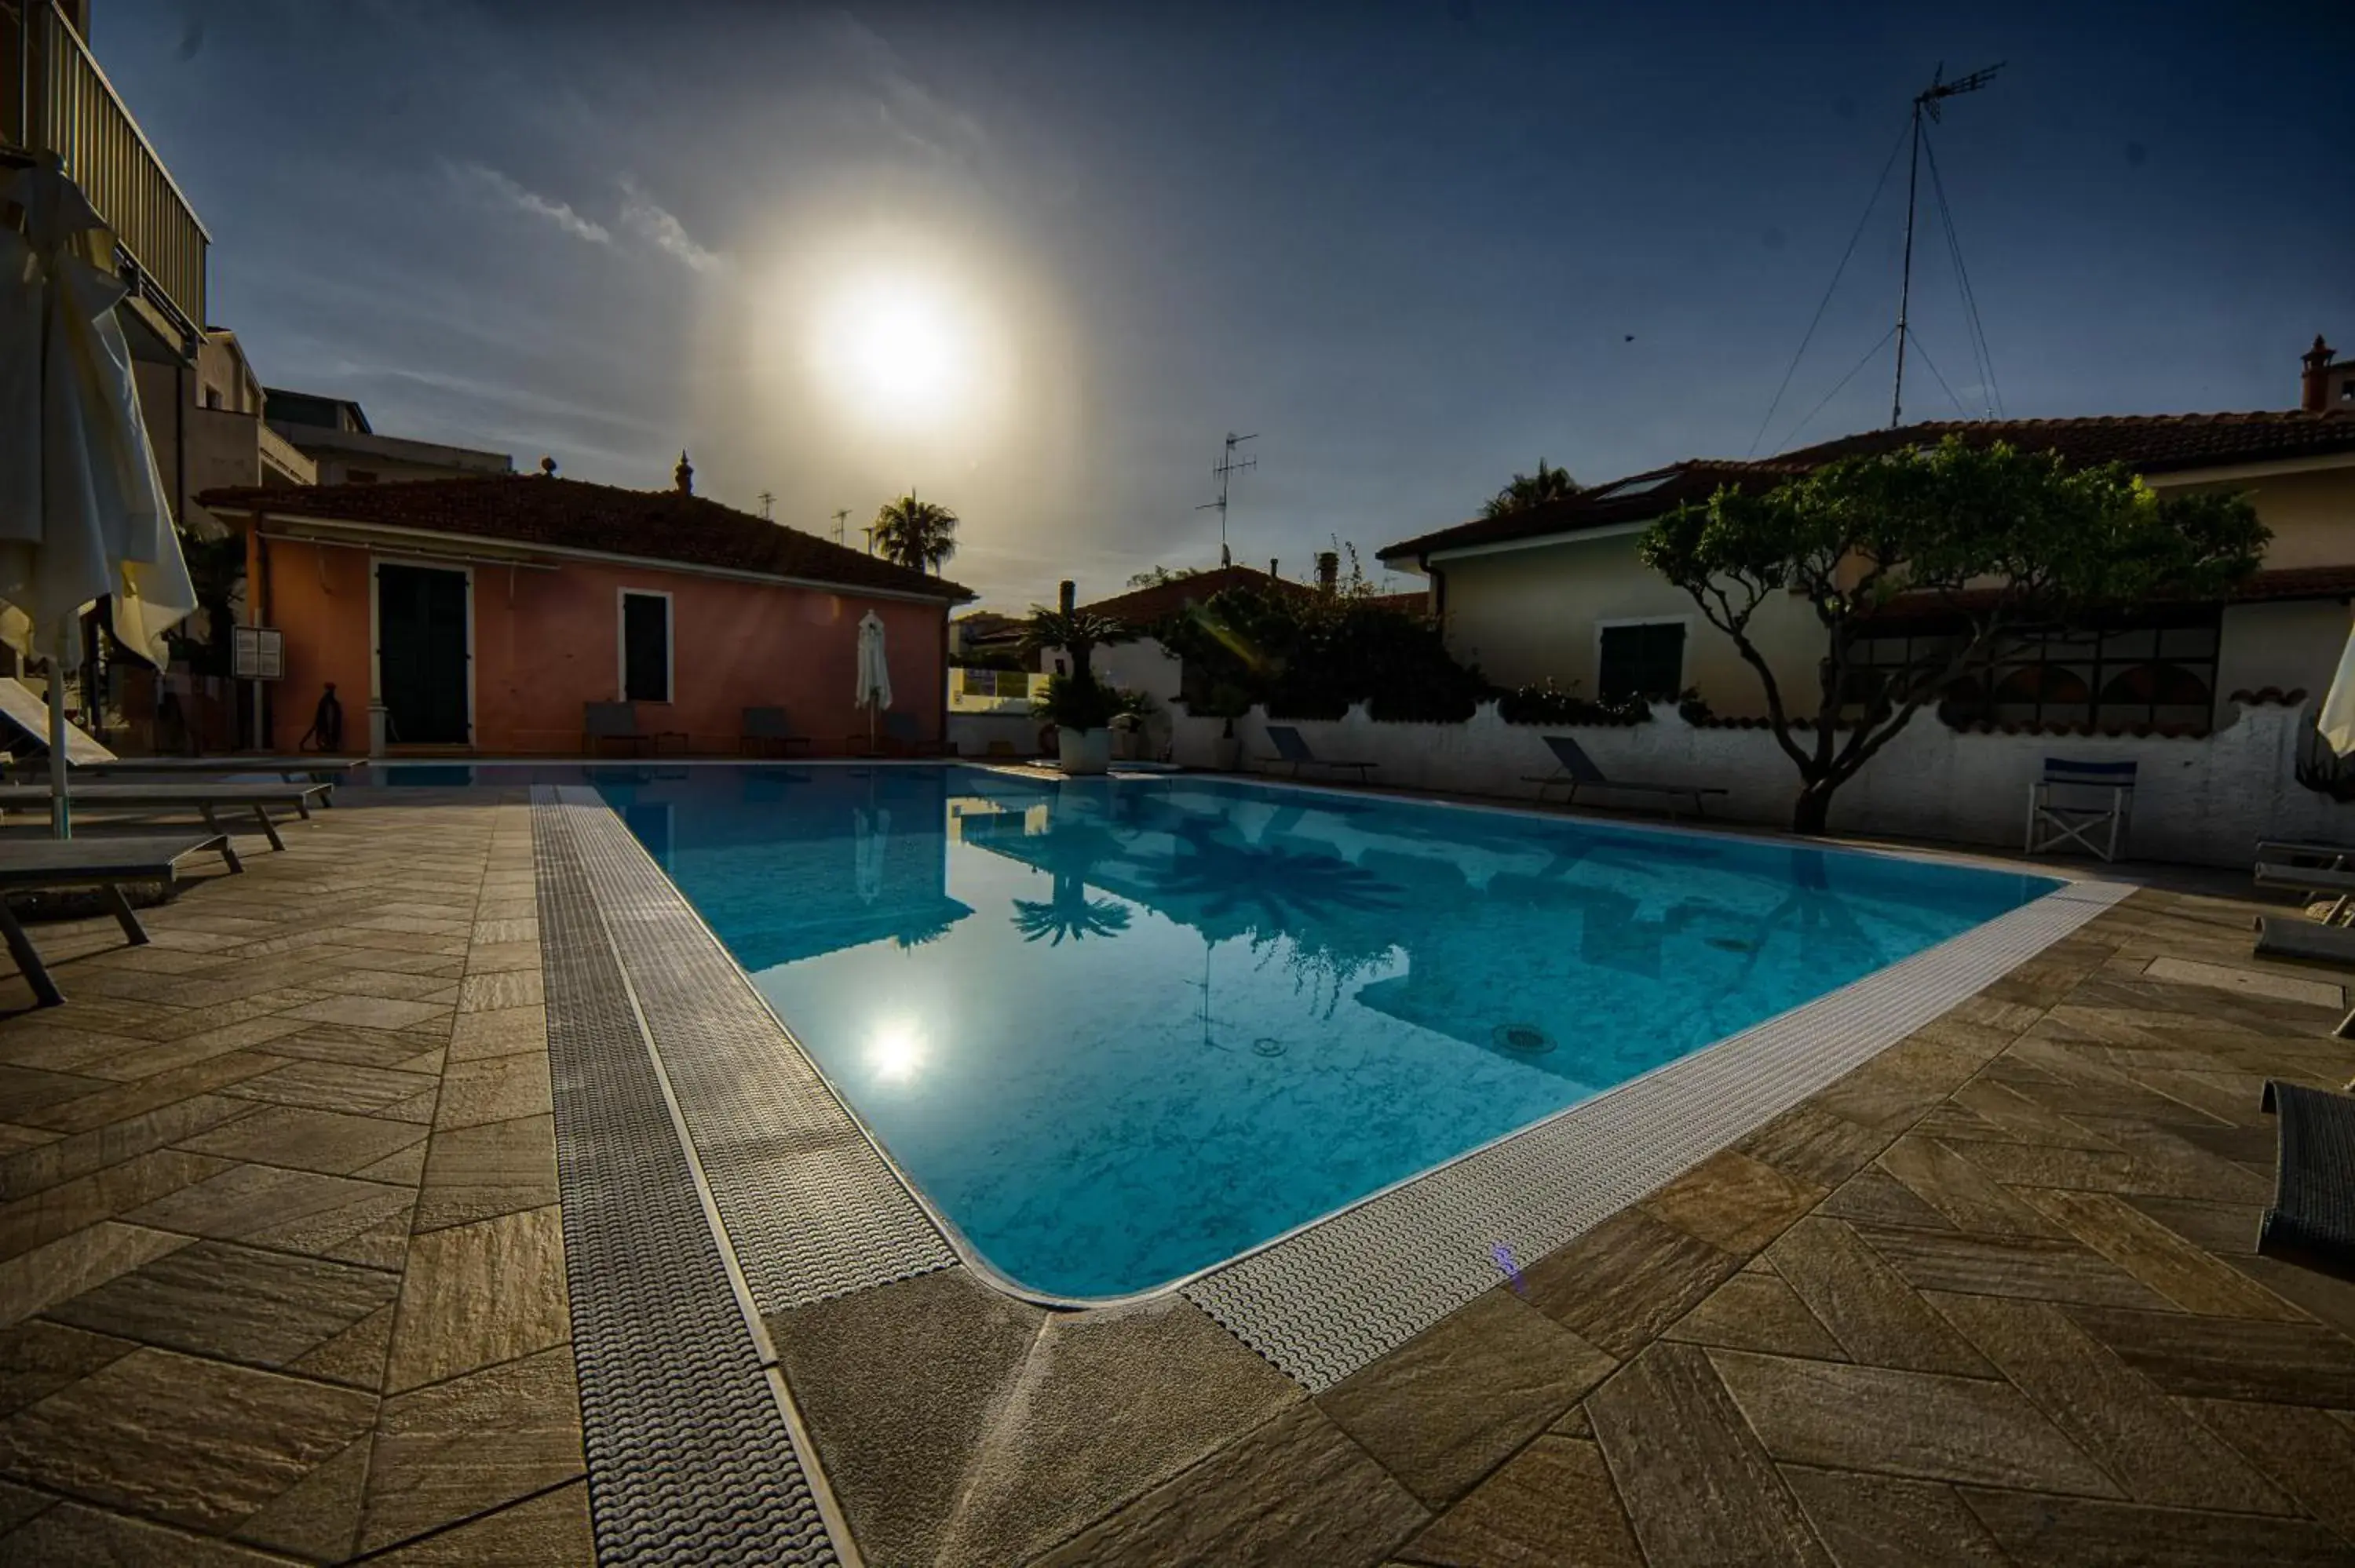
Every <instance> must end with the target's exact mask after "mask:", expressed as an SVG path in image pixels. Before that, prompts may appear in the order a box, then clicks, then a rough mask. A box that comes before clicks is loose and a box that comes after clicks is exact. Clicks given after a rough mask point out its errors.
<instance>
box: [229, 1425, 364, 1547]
mask: <svg viewBox="0 0 2355 1568" xmlns="http://www.w3.org/2000/svg"><path fill="white" fill-rule="evenodd" d="M370 1446H371V1445H370V1440H369V1438H368V1437H367V1436H360V1437H357V1438H354V1439H353V1440H352V1441H351V1442H350V1443H349V1444H347V1445H346V1446H345V1448H344V1451H343V1452H342V1453H340V1454H337V1455H336V1457H334V1458H332V1459H329V1460H327V1461H326V1462H325V1464H323V1465H320V1466H319V1467H316V1468H315V1469H314V1470H312V1471H311V1473H310V1474H309V1475H306V1476H304V1478H302V1479H301V1480H299V1481H297V1482H295V1483H294V1484H293V1486H291V1487H289V1488H287V1489H285V1490H284V1491H282V1492H281V1493H279V1494H278V1495H277V1496H276V1497H275V1498H273V1499H271V1500H270V1501H269V1502H267V1503H265V1504H263V1505H262V1506H261V1509H260V1510H257V1511H256V1512H254V1513H252V1514H250V1515H248V1516H247V1518H246V1520H245V1522H244V1523H243V1524H241V1525H240V1526H239V1527H238V1531H237V1535H238V1539H239V1540H240V1541H245V1542H251V1543H252V1544H254V1545H256V1546H263V1547H270V1548H272V1549H274V1550H276V1551H280V1552H292V1553H293V1554H294V1555H296V1556H298V1557H302V1558H304V1559H307V1560H308V1561H311V1562H314V1563H340V1562H342V1561H343V1560H344V1559H345V1558H346V1557H348V1556H350V1555H351V1551H352V1539H353V1537H354V1535H355V1534H356V1533H357V1531H358V1528H359V1517H360V1499H361V1496H362V1494H363V1492H364V1490H365V1489H366V1488H367V1485H368V1450H369V1447H370Z"/></svg>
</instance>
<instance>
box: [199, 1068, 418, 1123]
mask: <svg viewBox="0 0 2355 1568" xmlns="http://www.w3.org/2000/svg"><path fill="white" fill-rule="evenodd" d="M435 1086H436V1080H435V1079H434V1078H432V1076H429V1075H424V1074H419V1073H400V1072H394V1071H391V1070H389V1069H388V1068H383V1067H369V1066H362V1065H356V1064H353V1063H349V1062H318V1061H297V1062H290V1063H288V1064H287V1065H284V1066H282V1067H278V1068H274V1069H272V1071H270V1072H267V1073H264V1074H262V1075H260V1076H259V1077H253V1078H248V1079H246V1080H245V1081H243V1082H242V1083H239V1084H236V1085H233V1086H230V1087H229V1088H226V1089H224V1090H222V1091H221V1092H222V1093H223V1094H229V1095H235V1096H237V1097H240V1098H243V1099H252V1100H267V1101H269V1102H270V1103H272V1104H273V1105H282V1106H310V1107H314V1108H316V1109H320V1110H337V1111H351V1112H353V1113H355V1114H357V1115H362V1116H367V1115H385V1114H389V1113H390V1112H391V1110H392V1109H393V1107H397V1106H400V1105H401V1104H402V1103H403V1102H404V1101H409V1100H413V1099H415V1098H416V1097H418V1096H420V1095H426V1096H431V1095H432V1093H433V1091H434V1088H435ZM431 1114H432V1113H431V1111H430V1109H429V1111H428V1114H427V1117H426V1118H417V1119H430V1117H431ZM400 1119H409V1118H400Z"/></svg>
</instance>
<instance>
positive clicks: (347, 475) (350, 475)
mask: <svg viewBox="0 0 2355 1568" xmlns="http://www.w3.org/2000/svg"><path fill="white" fill-rule="evenodd" d="M344 482H345V483H346V484H374V483H375V482H376V470H374V469H372V468H353V469H346V470H345V471H344Z"/></svg>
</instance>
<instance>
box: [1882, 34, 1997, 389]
mask: <svg viewBox="0 0 2355 1568" xmlns="http://www.w3.org/2000/svg"><path fill="white" fill-rule="evenodd" d="M2003 67H2004V62H2003V61H2001V60H1998V61H1996V63H1995V64H1993V65H1991V66H1988V67H1987V68H1986V69H1982V70H1975V71H1973V72H1971V74H1970V75H1968V76H1965V77H1957V78H1955V79H1954V80H1953V81H1942V80H1940V78H1941V77H1942V76H1944V75H1945V70H1946V66H1945V61H1944V60H1941V61H1939V62H1938V68H1937V69H1935V70H1934V71H1932V72H1931V73H1930V85H1929V86H1927V87H1925V88H1923V90H1921V91H1919V92H1917V93H1915V94H1914V95H1913V163H1912V165H1911V167H1910V168H1908V170H1907V171H1906V175H1905V270H1904V274H1903V277H1902V280H1901V281H1900V282H1899V283H1898V285H1897V387H1896V390H1895V391H1894V392H1892V393H1891V394H1890V398H1889V428H1890V429H1892V430H1893V429H1896V428H1897V426H1898V424H1899V422H1900V421H1901V420H1902V418H1904V413H1905V334H1906V328H1905V317H1906V312H1907V310H1908V308H1909V307H1910V306H1911V305H1912V304H1913V196H1914V192H1915V190H1916V188H1917V187H1918V186H1919V185H1920V184H1921V179H1922V116H1923V114H1925V113H1926V114H1928V115H1929V117H1930V119H1931V121H1932V122H1939V120H1940V116H1939V112H1938V105H1939V103H1940V102H1941V101H1944V100H1945V99H1949V98H1958V97H1960V96H1961V95H1962V94H1964V93H1966V92H1977V90H1979V89H1981V88H1983V87H1985V86H1986V85H1987V83H1988V82H1990V81H1993V80H1994V79H1995V73H1996V72H1998V71H1999V70H2001V69H2003Z"/></svg>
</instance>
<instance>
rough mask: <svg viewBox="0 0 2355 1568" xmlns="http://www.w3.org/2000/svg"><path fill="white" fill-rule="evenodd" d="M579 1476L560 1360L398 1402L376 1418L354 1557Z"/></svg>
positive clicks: (573, 1413) (568, 1380)
mask: <svg viewBox="0 0 2355 1568" xmlns="http://www.w3.org/2000/svg"><path fill="white" fill-rule="evenodd" d="M584 1468H585V1465H584V1461H583V1457H582V1451H581V1427H580V1421H579V1416H578V1404H577V1397H576V1395H575V1393H574V1390H573V1384H572V1356H571V1352H570V1351H568V1350H564V1349H562V1348H559V1349H556V1350H551V1351H543V1352H541V1353H540V1354H538V1355H534V1356H530V1357H527V1358H526V1359H524V1360H521V1361H506V1362H504V1363H502V1364H500V1365H497V1366H492V1367H486V1368H485V1369H483V1370H481V1371H479V1372H470V1373H468V1374H466V1375H464V1376H463V1377H458V1378H454V1379H452V1380H451V1381H449V1382H447V1383H436V1384H434V1385H433V1386H432V1387H431V1388H425V1389H420V1390H418V1391H417V1392H415V1393H405V1394H400V1395H399V1396H397V1397H394V1398H391V1399H388V1400H386V1401H385V1403H384V1409H383V1411H382V1413H381V1414H380V1415H379V1416H378V1422H377V1436H376V1452H375V1457H374V1460H373V1462H372V1463H371V1465H370V1467H369V1473H368V1502H367V1508H366V1511H365V1513H364V1515H363V1517H362V1520H361V1527H360V1548H361V1550H363V1551H374V1550H378V1549H379V1548H382V1547H385V1546H389V1545H392V1544H394V1543H396V1542H401V1541H406V1540H408V1539H410V1538H411V1537H413V1536H417V1535H421V1534H423V1533H425V1532H426V1531H431V1530H435V1529H438V1528H440V1527H442V1526H443V1525H446V1524H451V1523H453V1522H455V1521H457V1520H464V1519H469V1518H472V1517H473V1516H474V1515H476V1514H480V1513H485V1512H487V1511H488V1510H492V1509H496V1508H500V1507H504V1506H506V1504H508V1503H511V1502H515V1501H517V1500H518V1499H524V1498H527V1497H530V1496H532V1495H533V1494H535V1493H538V1492H541V1491H545V1490H547V1489H549V1488H550V1487H554V1486H557V1485H559V1484H561V1483H563V1482H565V1481H568V1480H571V1479H573V1478H578V1477H579V1476H581V1474H582V1473H583V1471H584Z"/></svg>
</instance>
